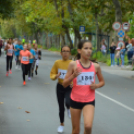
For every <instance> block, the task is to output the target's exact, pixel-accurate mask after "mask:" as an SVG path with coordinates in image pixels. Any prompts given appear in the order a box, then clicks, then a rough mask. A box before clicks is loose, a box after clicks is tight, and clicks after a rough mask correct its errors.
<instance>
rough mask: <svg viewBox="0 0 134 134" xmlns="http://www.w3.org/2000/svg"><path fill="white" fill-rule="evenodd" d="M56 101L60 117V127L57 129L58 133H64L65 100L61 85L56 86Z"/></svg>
mask: <svg viewBox="0 0 134 134" xmlns="http://www.w3.org/2000/svg"><path fill="white" fill-rule="evenodd" d="M57 100H58V104H59V117H60V123H61V124H60V126H59V127H58V130H57V131H58V132H59V133H62V132H63V131H64V111H65V108H64V100H65V89H64V88H63V86H62V85H60V84H57Z"/></svg>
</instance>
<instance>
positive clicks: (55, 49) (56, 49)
mask: <svg viewBox="0 0 134 134" xmlns="http://www.w3.org/2000/svg"><path fill="white" fill-rule="evenodd" d="M48 50H50V51H58V52H60V48H56V47H51V48H49V49H48Z"/></svg>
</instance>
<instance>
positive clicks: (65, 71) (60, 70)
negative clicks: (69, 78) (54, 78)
mask: <svg viewBox="0 0 134 134" xmlns="http://www.w3.org/2000/svg"><path fill="white" fill-rule="evenodd" d="M58 73H61V75H60V77H59V78H60V79H64V78H65V76H66V73H67V70H62V69H58Z"/></svg>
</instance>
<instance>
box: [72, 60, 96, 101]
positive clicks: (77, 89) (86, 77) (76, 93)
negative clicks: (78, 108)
mask: <svg viewBox="0 0 134 134" xmlns="http://www.w3.org/2000/svg"><path fill="white" fill-rule="evenodd" d="M76 63H77V67H79V68H81V69H82V72H81V74H80V75H78V76H77V77H76V78H74V80H73V89H72V92H71V99H72V100H74V101H77V102H91V101H93V100H94V99H95V90H92V89H91V88H90V85H91V83H92V82H95V75H96V71H95V67H94V64H93V63H92V62H91V65H90V67H89V68H84V67H82V65H81V63H80V61H79V60H77V61H76Z"/></svg>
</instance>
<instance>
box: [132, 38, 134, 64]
mask: <svg viewBox="0 0 134 134" xmlns="http://www.w3.org/2000/svg"><path fill="white" fill-rule="evenodd" d="M132 47H133V56H132V66H134V38H132Z"/></svg>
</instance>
